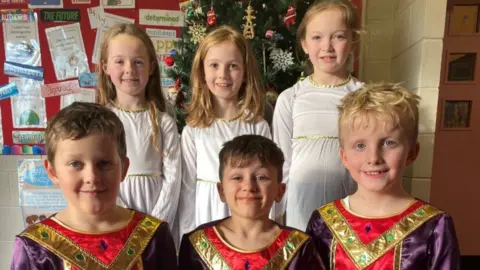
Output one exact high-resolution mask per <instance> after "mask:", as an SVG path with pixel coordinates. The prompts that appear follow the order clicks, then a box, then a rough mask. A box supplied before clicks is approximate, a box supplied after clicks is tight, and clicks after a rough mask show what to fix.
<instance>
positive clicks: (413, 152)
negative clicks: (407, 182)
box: [406, 142, 420, 167]
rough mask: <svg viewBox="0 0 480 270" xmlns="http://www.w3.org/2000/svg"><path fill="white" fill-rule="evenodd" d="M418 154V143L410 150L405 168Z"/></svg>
mask: <svg viewBox="0 0 480 270" xmlns="http://www.w3.org/2000/svg"><path fill="white" fill-rule="evenodd" d="M419 152H420V144H419V143H418V142H416V143H415V147H412V149H410V152H409V153H408V157H407V164H406V166H407V167H408V166H410V165H411V164H412V163H413V162H414V161H415V160H416V159H417V157H418V153H419Z"/></svg>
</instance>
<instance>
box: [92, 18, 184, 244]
mask: <svg viewBox="0 0 480 270" xmlns="http://www.w3.org/2000/svg"><path fill="white" fill-rule="evenodd" d="M98 72H99V75H98V79H99V85H98V91H99V102H100V103H101V104H103V105H105V106H107V107H109V108H110V109H111V110H112V111H113V112H115V114H117V116H118V117H119V118H120V119H121V120H122V123H123V125H124V126H125V131H126V141H127V156H128V158H129V159H130V167H129V169H128V172H127V177H126V178H125V181H123V182H122V184H121V186H120V194H119V197H120V200H121V201H122V203H123V204H124V205H125V206H126V207H128V208H132V209H135V210H137V211H141V212H145V213H148V214H151V215H153V216H155V217H157V218H159V219H162V220H164V221H166V222H168V223H169V225H170V230H173V231H175V230H174V229H175V228H174V227H173V223H174V220H175V215H176V213H177V206H178V196H179V193H180V184H181V150H180V140H179V137H178V132H177V126H176V123H175V120H174V119H172V118H171V117H170V116H169V115H168V114H167V113H166V112H165V99H164V97H163V93H162V91H161V89H160V71H159V66H158V62H157V56H156V53H155V48H154V46H153V43H152V41H151V40H150V38H149V37H148V35H147V34H146V33H145V31H143V29H141V28H140V27H139V26H138V25H135V24H117V25H115V26H113V27H112V28H110V29H109V30H108V32H107V33H106V34H105V38H104V40H103V43H102V45H101V49H100V59H99V65H98ZM174 240H175V241H177V240H178V239H177V237H176V235H175V234H174Z"/></svg>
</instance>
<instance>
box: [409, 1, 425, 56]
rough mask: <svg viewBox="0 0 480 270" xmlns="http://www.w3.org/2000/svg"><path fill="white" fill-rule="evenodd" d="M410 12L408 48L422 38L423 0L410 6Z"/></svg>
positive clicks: (423, 22) (423, 23)
mask: <svg viewBox="0 0 480 270" xmlns="http://www.w3.org/2000/svg"><path fill="white" fill-rule="evenodd" d="M411 12H412V13H411V15H410V34H409V35H408V46H412V45H413V44H415V43H417V42H419V41H420V40H422V39H423V38H424V28H425V0H415V2H413V4H412V5H411Z"/></svg>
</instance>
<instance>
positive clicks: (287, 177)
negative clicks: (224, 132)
mask: <svg viewBox="0 0 480 270" xmlns="http://www.w3.org/2000/svg"><path fill="white" fill-rule="evenodd" d="M361 86H362V83H361V82H359V81H358V80H356V79H355V78H352V79H351V80H350V81H349V82H347V83H346V84H345V85H342V86H338V87H334V88H319V87H317V86H315V85H313V84H312V82H311V81H310V79H308V78H307V79H305V80H303V81H299V82H297V83H296V84H295V85H293V86H292V87H291V88H289V89H287V90H285V91H283V92H282V93H281V94H280V96H279V97H278V100H277V103H276V106H275V112H274V116H273V123H272V132H273V139H274V141H275V142H276V143H277V145H278V146H279V147H280V148H281V149H282V151H283V153H284V155H285V164H284V169H283V177H284V178H283V182H284V183H286V184H287V192H286V196H284V199H283V201H282V203H280V204H277V205H276V209H277V214H276V215H279V214H280V213H279V211H280V212H281V213H284V211H285V209H286V225H287V226H291V227H294V228H297V229H299V230H305V228H306V227H307V223H308V220H309V218H310V216H311V214H312V212H313V211H314V210H315V209H317V208H318V207H319V206H321V205H322V204H325V203H328V202H331V201H333V200H336V199H340V198H344V197H345V196H347V195H348V194H350V193H351V192H352V191H354V190H355V188H356V185H355V183H354V182H353V180H352V179H351V177H350V175H349V173H348V171H347V170H346V169H345V167H344V166H343V164H342V162H341V160H340V155H339V150H340V145H339V141H338V127H337V125H338V123H337V122H338V109H337V106H338V105H339V104H340V100H341V99H342V98H343V97H344V96H345V95H346V94H347V93H348V92H350V91H354V90H357V89H358V88H360V87H361Z"/></svg>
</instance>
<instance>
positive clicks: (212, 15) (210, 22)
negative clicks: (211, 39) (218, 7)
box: [207, 7, 217, 26]
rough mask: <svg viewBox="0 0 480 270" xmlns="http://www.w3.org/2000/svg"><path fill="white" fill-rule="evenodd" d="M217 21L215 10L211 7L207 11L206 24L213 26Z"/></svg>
mask: <svg viewBox="0 0 480 270" xmlns="http://www.w3.org/2000/svg"><path fill="white" fill-rule="evenodd" d="M216 23H217V16H216V15H215V10H213V7H211V8H210V10H209V11H208V12H207V24H208V26H214V25H215V24H216Z"/></svg>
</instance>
